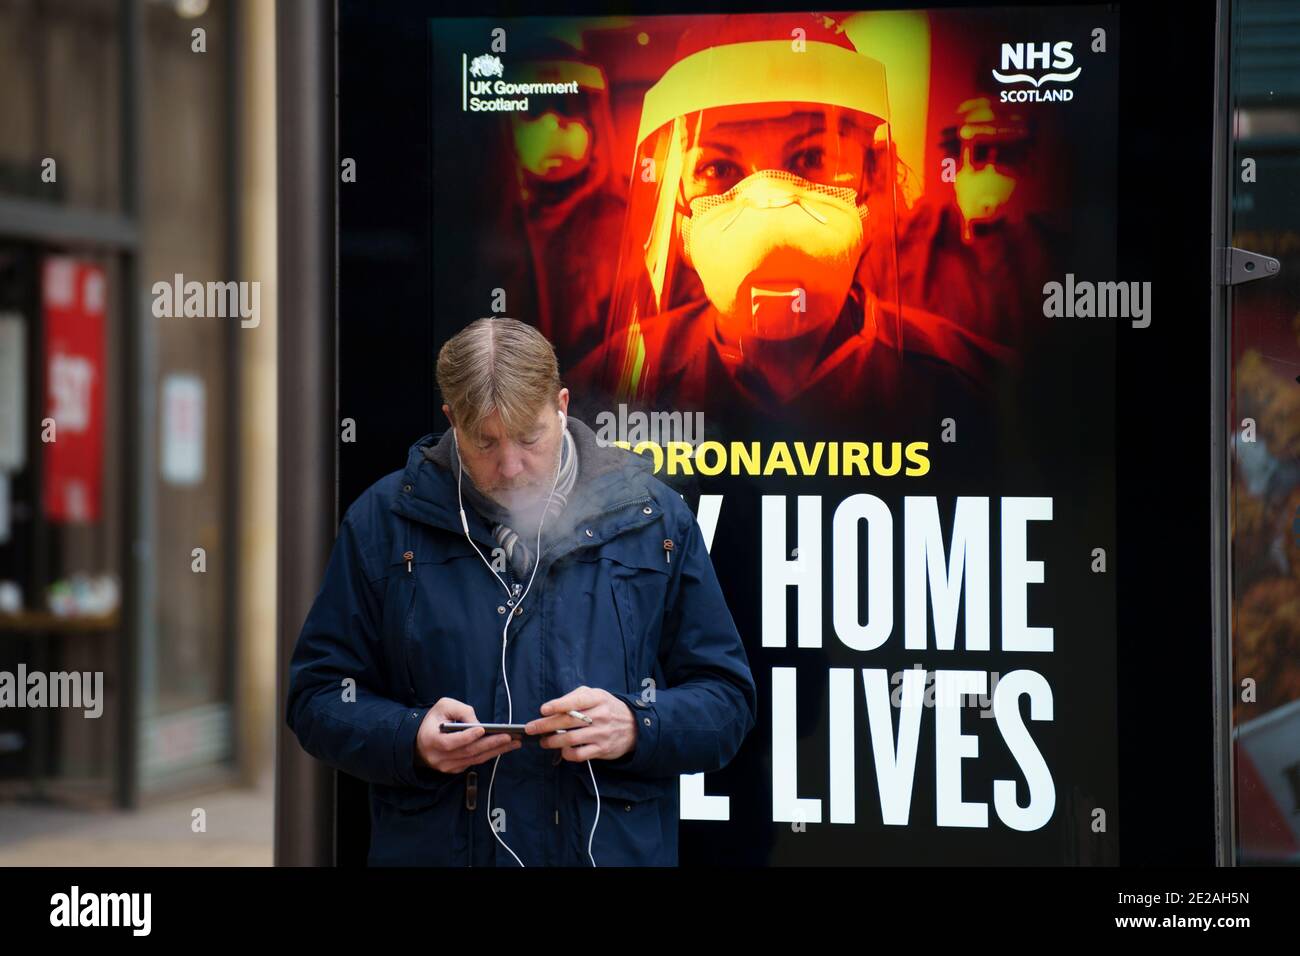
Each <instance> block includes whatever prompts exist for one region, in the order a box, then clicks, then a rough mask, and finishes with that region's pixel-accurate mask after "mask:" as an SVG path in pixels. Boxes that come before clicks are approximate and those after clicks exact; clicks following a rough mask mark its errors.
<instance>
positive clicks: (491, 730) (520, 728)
mask: <svg viewBox="0 0 1300 956" xmlns="http://www.w3.org/2000/svg"><path fill="white" fill-rule="evenodd" d="M524 726H525V725H524V724H462V723H459V722H457V723H442V724H439V725H438V729H439V730H441V731H442V732H443V733H444V734H458V733H460V732H461V731H462V730H473V729H474V728H475V727H482V728H483V729H484V730H485V731H487V733H485V734H484V735H483V736H485V737H486V736H488V735H489V734H509V735H510V736H511V737H525V736H527V734H526V733H525V731H524ZM541 736H545V735H544V734H543V735H541Z"/></svg>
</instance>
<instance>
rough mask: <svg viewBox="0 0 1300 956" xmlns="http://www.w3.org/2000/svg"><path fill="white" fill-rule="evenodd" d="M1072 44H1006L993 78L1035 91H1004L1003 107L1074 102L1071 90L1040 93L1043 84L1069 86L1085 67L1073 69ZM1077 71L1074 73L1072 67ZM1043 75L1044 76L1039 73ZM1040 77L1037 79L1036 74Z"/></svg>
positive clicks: (1065, 41) (1063, 41)
mask: <svg viewBox="0 0 1300 956" xmlns="http://www.w3.org/2000/svg"><path fill="white" fill-rule="evenodd" d="M1071 46H1072V44H1071V43H1070V41H1069V40H1061V41H1058V42H1056V43H1004V44H1002V63H1001V69H999V70H994V71H993V78H994V79H995V80H997V81H998V82H999V83H1003V84H1007V85H1010V84H1018V83H1028V84H1030V85H1031V86H1032V87H1033V89H1028V90H1003V91H1002V92H1001V94H1000V99H1001V100H1002V102H1003V103H1061V102H1068V101H1069V100H1072V99H1074V91H1073V90H1071V89H1068V88H1067V89H1041V87H1042V85H1043V84H1044V83H1069V82H1071V81H1072V80H1075V79H1078V77H1079V74H1080V73H1082V72H1083V67H1081V66H1074V53H1073V52H1071ZM1072 66H1073V67H1074V69H1073V70H1071V69H1070V67H1072ZM1039 71H1044V72H1041V73H1040V72H1039ZM1036 73H1037V74H1039V75H1037V76H1035V75H1034V74H1036Z"/></svg>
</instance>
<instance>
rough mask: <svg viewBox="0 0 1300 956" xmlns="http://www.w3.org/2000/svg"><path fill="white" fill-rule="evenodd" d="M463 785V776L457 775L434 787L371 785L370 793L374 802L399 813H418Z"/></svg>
mask: <svg viewBox="0 0 1300 956" xmlns="http://www.w3.org/2000/svg"><path fill="white" fill-rule="evenodd" d="M463 783H464V775H463V774H457V775H456V776H454V777H451V778H449V779H447V780H444V781H442V782H441V783H439V784H438V785H437V786H436V787H428V788H425V787H390V786H387V785H386V784H378V783H376V784H371V792H372V793H373V795H374V798H375V799H376V800H378V801H379V802H380V803H382V804H385V805H386V806H389V807H392V808H393V809H394V810H396V811H397V812H399V813H419V812H421V811H422V810H427V809H428V808H429V807H431V806H433V805H434V804H435V803H438V802H439V801H440V800H442V799H443V798H445V797H447V796H448V795H449V793H450V792H451V790H452V788H453V787H456V786H457V785H458V784H461V785H463Z"/></svg>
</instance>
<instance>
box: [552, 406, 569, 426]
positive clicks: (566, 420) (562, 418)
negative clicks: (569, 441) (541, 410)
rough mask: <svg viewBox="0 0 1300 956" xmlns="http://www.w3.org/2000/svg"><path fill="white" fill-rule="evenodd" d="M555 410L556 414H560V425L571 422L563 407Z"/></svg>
mask: <svg viewBox="0 0 1300 956" xmlns="http://www.w3.org/2000/svg"><path fill="white" fill-rule="evenodd" d="M555 411H556V414H557V415H559V416H560V425H561V426H567V425H568V424H569V416H568V415H565V414H564V412H563V411H562V410H561V409H558V408H557V409H556V410H555Z"/></svg>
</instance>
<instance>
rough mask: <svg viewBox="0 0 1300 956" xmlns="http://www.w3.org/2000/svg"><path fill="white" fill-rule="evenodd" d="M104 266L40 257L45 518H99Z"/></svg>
mask: <svg viewBox="0 0 1300 956" xmlns="http://www.w3.org/2000/svg"><path fill="white" fill-rule="evenodd" d="M106 300H107V289H106V280H105V276H104V270H103V269H102V268H101V267H100V266H98V265H94V264H92V263H89V262H83V261H81V260H78V259H71V258H67V257H62V256H59V257H53V258H49V259H46V260H45V263H44V268H43V272H42V275H41V302H42V308H43V311H44V320H45V321H44V324H45V395H46V400H45V407H46V411H45V419H46V420H45V421H43V422H42V423H41V438H42V442H43V445H44V451H45V468H44V472H45V476H44V489H43V490H44V493H43V495H42V499H43V501H44V512H45V516H46V517H47V518H48V519H50V520H51V521H97V520H99V513H100V500H99V498H100V488H101V483H102V476H103V468H104V308H105V302H106Z"/></svg>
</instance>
